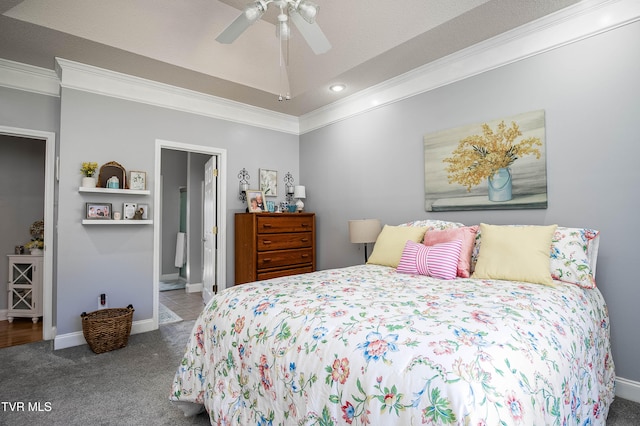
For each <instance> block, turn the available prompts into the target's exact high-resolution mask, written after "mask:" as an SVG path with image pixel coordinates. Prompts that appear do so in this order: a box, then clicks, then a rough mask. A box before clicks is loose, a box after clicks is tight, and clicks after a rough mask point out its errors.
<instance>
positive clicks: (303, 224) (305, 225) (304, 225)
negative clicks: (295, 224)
mask: <svg viewBox="0 0 640 426" xmlns="http://www.w3.org/2000/svg"><path fill="white" fill-rule="evenodd" d="M300 226H302V227H303V228H305V227H307V226H309V224H308V223H304V222H303V223H302V224H301V225H300Z"/></svg>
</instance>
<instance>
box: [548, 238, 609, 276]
mask: <svg viewBox="0 0 640 426" xmlns="http://www.w3.org/2000/svg"><path fill="white" fill-rule="evenodd" d="M599 234H600V232H599V231H596V230H595V229H588V228H565V227H558V229H557V230H556V232H555V234H554V236H553V239H552V241H551V276H552V277H553V279H554V280H558V281H562V282H566V283H570V284H576V285H577V286H579V287H582V288H595V287H596V279H595V274H596V271H595V259H596V256H597V251H598V236H599Z"/></svg>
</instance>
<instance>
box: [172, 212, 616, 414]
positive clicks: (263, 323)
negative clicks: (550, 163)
mask: <svg viewBox="0 0 640 426" xmlns="http://www.w3.org/2000/svg"><path fill="white" fill-rule="evenodd" d="M436 223H437V225H438V226H435V225H434V222H433V221H427V222H425V221H421V222H410V223H408V224H403V225H401V226H397V227H389V229H391V228H393V233H399V234H400V235H399V236H397V235H393V238H387V239H386V240H384V238H382V237H383V236H385V231H387V226H385V228H384V229H383V231H382V233H381V234H380V237H379V239H378V241H377V242H376V245H375V247H374V250H373V253H372V255H371V258H370V261H369V263H368V264H366V265H357V266H350V267H345V268H339V269H330V270H323V271H317V272H313V273H309V274H303V275H295V276H289V277H282V278H276V279H272V280H267V281H260V282H253V283H248V284H243V285H239V286H235V287H232V288H228V289H226V290H224V291H222V292H220V293H219V294H218V295H216V296H215V297H214V298H213V299H212V300H211V301H210V303H208V305H207V306H206V307H205V308H204V310H203V312H202V313H201V315H200V317H199V318H198V319H197V321H196V323H195V325H194V327H193V330H192V332H191V335H190V339H189V343H188V345H187V348H186V351H185V354H184V357H183V359H182V361H181V362H180V365H179V366H178V369H177V372H176V374H175V377H174V380H173V384H172V388H171V394H170V400H172V401H174V402H175V403H176V404H179V405H180V407H181V408H182V409H183V410H185V413H193V412H196V411H197V409H199V408H200V407H204V408H205V409H206V410H207V412H208V414H209V416H210V420H211V423H212V424H222V425H246V424H260V425H263V424H264V425H268V424H279V425H289V424H293V425H295V424H300V425H310V424H319V425H330V424H353V425H366V424H370V425H377V424H384V425H418V424H456V425H458V424H474V425H476V424H487V425H499V424H503V425H512V424H522V425H536V424H540V425H542V424H544V425H564V424H581V425H582V424H604V423H605V421H606V416H607V413H608V410H609V405H610V404H611V402H612V401H613V396H614V380H615V374H614V364H613V360H612V358H611V352H610V343H609V317H608V312H607V307H606V304H605V302H604V299H603V297H602V294H601V293H600V291H599V290H598V289H597V287H595V259H596V255H597V240H598V233H597V231H593V230H589V229H576V228H560V227H556V226H555V225H554V226H553V227H535V228H536V231H537V230H538V228H547V229H545V232H543V233H544V234H545V235H548V234H549V232H550V231H551V230H552V233H551V235H552V236H551V240H552V244H551V250H549V245H547V246H546V251H547V252H548V254H547V256H546V259H547V260H546V262H547V263H546V268H547V271H548V275H549V276H550V277H551V283H550V284H549V283H547V284H541V283H539V282H531V280H530V281H527V280H526V279H528V277H520V276H519V277H518V278H519V279H517V280H511V279H506V278H504V277H500V278H495V277H494V275H496V274H497V275H500V274H501V273H503V272H504V271H501V270H499V271H497V272H496V271H494V270H493V269H491V267H489V266H491V260H490V259H488V258H487V257H486V256H488V255H489V252H490V249H491V247H492V244H493V243H495V241H494V240H495V237H498V238H499V239H501V240H505V239H506V240H509V239H511V238H514V235H513V234H514V233H515V246H509V244H507V248H508V250H511V251H514V250H515V251H518V250H520V249H518V248H514V247H516V246H526V248H525V252H527V255H528V256H529V259H528V261H527V262H528V263H535V262H536V261H535V260H531V259H530V258H531V257H532V255H531V252H529V251H527V250H529V248H530V247H529V246H531V245H536V244H537V243H536V242H535V241H533V242H532V240H531V239H530V238H529V236H527V238H526V239H525V240H526V242H525V240H523V234H522V233H519V232H521V231H523V230H526V232H528V231H529V230H530V228H533V227H496V229H498V228H499V230H500V232H498V233H494V229H493V228H491V226H492V225H485V224H480V225H479V226H475V227H468V226H464V225H462V224H451V223H447V222H442V223H441V222H436ZM420 225H423V226H420ZM403 228H406V229H403ZM413 228H416V229H417V228H422V229H424V231H423V232H422V233H420V231H418V232H417V233H416V231H415V229H413ZM469 228H470V229H471V231H473V232H471V231H469V232H467V230H468V229H469ZM454 230H456V231H454ZM460 232H466V233H467V234H469V235H468V237H469V238H467V239H468V241H466V242H465V237H461V236H460ZM505 232H506V233H505ZM411 233H414V234H415V235H413V234H411ZM456 233H457V234H456ZM409 234H411V235H409ZM444 234H448V235H449V236H451V235H453V234H456V235H457V237H456V238H455V239H453V240H450V241H445V242H437V243H435V244H432V245H427V244H426V243H427V242H428V240H429V239H430V238H431V239H432V237H437V238H436V240H438V241H440V240H442V239H443V238H440V237H442V236H443V235H444ZM389 235H390V233H387V236H389ZM428 237H429V238H428ZM406 238H409V239H406ZM444 239H445V240H446V238H444ZM412 240H413V241H412ZM534 240H535V238H534ZM542 240H543V241H542V243H543V244H544V243H545V242H546V244H549V242H548V241H546V240H544V238H543V239H542ZM451 241H455V242H456V244H455V247H453V249H452V250H453V252H454V254H453V257H454V258H455V253H456V252H458V253H459V255H458V257H457V259H456V262H455V265H454V268H455V269H456V272H455V276H454V277H453V278H451V277H449V278H446V279H443V278H440V277H438V275H439V274H440V273H439V272H437V273H434V272H433V271H437V270H438V267H441V268H445V266H442V265H439V263H441V262H444V263H446V261H447V259H448V258H447V257H446V256H444V257H441V256H440V255H442V253H441V252H437V251H436V248H438V249H439V248H441V247H442V246H444V245H446V244H447V243H450V242H451ZM458 241H461V242H462V243H461V244H458ZM410 242H412V243H415V244H418V245H421V246H424V247H427V249H428V250H430V252H429V253H428V256H427V260H426V261H425V262H423V263H426V264H428V263H432V264H431V265H426V266H428V267H429V273H427V274H425V273H423V272H424V271H423V270H421V269H420V261H418V262H414V263H413V264H412V263H411V262H408V263H407V258H415V257H416V256H417V257H418V258H419V257H420V254H419V253H418V254H417V255H416V254H415V253H414V252H411V250H409V246H410V244H409V243H410ZM538 245H539V244H538ZM400 246H402V248H399V247H400ZM411 246H412V247H413V245H411ZM383 249H384V250H383ZM417 249H418V250H419V249H421V247H418V248H417ZM447 250H449V249H448V248H447ZM491 250H492V249H491ZM447 253H448V252H447ZM483 253H487V254H486V255H485V254H483ZM376 256H377V257H376ZM516 257H517V256H516ZM542 257H543V258H544V256H542ZM434 259H435V260H434ZM443 259H444V260H443ZM461 259H462V261H461ZM449 260H450V259H449ZM554 261H555V265H554ZM502 262H503V263H509V262H508V261H506V260H504V259H503V260H502ZM385 263H390V265H387V264H385ZM516 263H517V262H516ZM433 264H436V266H434V265H433ZM407 265H409V266H407ZM411 265H413V266H411ZM416 265H418V266H417V269H418V271H417V272H416V271H412V270H411V268H412V267H414V268H415V267H416ZM558 265H560V266H558ZM423 266H425V265H423ZM520 266H522V265H515V270H516V272H515V273H516V274H519V273H520V272H519V271H520V270H521V269H522V268H520ZM407 267H408V268H409V271H407V270H406V269H407ZM511 267H513V265H510V266H509V267H507V269H509V268H511ZM554 267H555V269H554ZM460 268H461V269H460ZM486 268H488V271H489V272H487V271H484V272H483V270H484V269H486ZM499 269H500V268H499ZM503 269H504V268H503ZM525 269H526V267H525ZM403 271H404V272H403ZM485 272H486V274H485ZM465 274H466V275H468V276H467V277H465V276H460V275H465ZM483 274H485V275H487V274H488V277H487V276H483ZM434 275H435V276H434ZM523 278H525V280H523ZM543 278H546V277H543Z"/></svg>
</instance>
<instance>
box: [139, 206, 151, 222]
mask: <svg viewBox="0 0 640 426" xmlns="http://www.w3.org/2000/svg"><path fill="white" fill-rule="evenodd" d="M138 210H142V220H147V219H149V204H138Z"/></svg>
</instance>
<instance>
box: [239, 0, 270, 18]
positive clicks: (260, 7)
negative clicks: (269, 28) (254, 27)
mask: <svg viewBox="0 0 640 426" xmlns="http://www.w3.org/2000/svg"><path fill="white" fill-rule="evenodd" d="M265 10H267V5H266V4H265V2H264V1H262V0H258V1H256V2H255V3H253V4H248V5H247V7H246V8H245V9H244V16H245V17H246V18H247V19H248V20H249V22H252V23H253V22H256V21H257V20H258V19H260V18H261V17H262V15H263V14H264V11H265Z"/></svg>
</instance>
